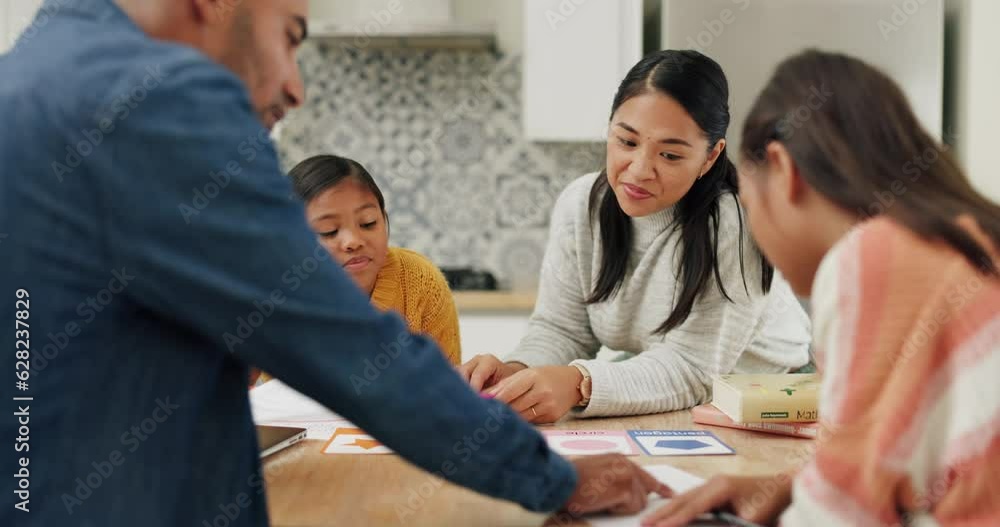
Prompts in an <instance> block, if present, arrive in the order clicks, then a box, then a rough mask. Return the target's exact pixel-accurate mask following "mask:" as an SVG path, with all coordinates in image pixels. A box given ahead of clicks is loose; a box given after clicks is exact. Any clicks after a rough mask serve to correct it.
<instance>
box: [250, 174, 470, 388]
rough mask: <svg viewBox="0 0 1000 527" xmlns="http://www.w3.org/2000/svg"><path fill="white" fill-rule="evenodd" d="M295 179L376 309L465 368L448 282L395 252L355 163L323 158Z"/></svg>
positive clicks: (311, 217)
mask: <svg viewBox="0 0 1000 527" xmlns="http://www.w3.org/2000/svg"><path fill="white" fill-rule="evenodd" d="M289 176H290V177H291V178H292V185H293V187H294V189H295V192H296V193H297V194H298V195H299V197H300V198H302V200H303V201H304V202H305V205H306V218H307V219H308V221H309V225H310V226H311V227H312V229H313V230H314V231H316V234H317V235H318V236H319V238H320V242H321V243H322V244H323V246H325V247H326V249H327V250H328V251H330V254H331V255H332V256H333V258H334V260H335V261H337V262H338V263H339V264H340V265H342V266H343V267H344V270H345V271H347V273H348V274H350V275H351V277H352V278H353V279H354V281H355V282H356V283H357V284H358V286H359V287H360V288H361V290H362V291H364V292H365V293H367V294H368V295H369V296H370V297H371V300H372V304H373V305H375V307H377V308H379V309H381V310H384V311H387V310H394V311H396V312H397V313H399V314H400V315H401V316H402V317H403V319H404V320H406V323H407V325H408V326H409V328H410V330H411V331H413V332H414V333H423V334H426V335H427V336H429V337H430V338H432V339H433V340H434V341H435V342H437V344H438V346H439V347H440V348H441V351H442V352H444V354H445V356H446V357H447V358H448V360H449V361H450V362H451V363H452V364H454V365H456V366H457V365H458V364H460V363H461V359H462V352H461V348H460V344H459V334H458V313H457V311H456V310H455V302H454V300H453V299H452V296H451V290H449V289H448V282H447V281H445V278H444V275H442V274H441V271H440V270H438V268H437V267H435V266H434V264H433V263H431V262H430V260H428V259H427V258H425V257H424V256H422V255H420V254H418V253H416V252H414V251H410V250H407V249H402V248H399V247H389V215H388V213H387V212H386V210H385V199H384V198H383V197H382V191H381V190H379V188H378V185H377V184H376V183H375V180H374V179H373V178H372V176H371V174H369V173H368V171H367V170H365V168H364V167H363V166H361V164H360V163H358V162H357V161H354V160H351V159H346V158H343V157H338V156H333V155H321V156H314V157H310V158H309V159H306V160H305V161H302V162H301V163H299V164H298V165H297V166H296V167H295V168H293V169H292V171H291V172H290V173H289ZM267 379H268V377H267V374H263V380H267ZM252 383H253V379H251V384H252Z"/></svg>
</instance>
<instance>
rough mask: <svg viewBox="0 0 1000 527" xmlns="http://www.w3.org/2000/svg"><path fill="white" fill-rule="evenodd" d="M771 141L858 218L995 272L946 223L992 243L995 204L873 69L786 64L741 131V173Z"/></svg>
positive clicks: (816, 56)
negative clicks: (887, 221) (961, 220)
mask: <svg viewBox="0 0 1000 527" xmlns="http://www.w3.org/2000/svg"><path fill="white" fill-rule="evenodd" d="M771 141H778V142H780V143H781V144H782V145H784V147H785V148H786V149H787V150H788V153H789V155H790V156H791V157H792V159H793V160H794V161H795V164H796V165H797V166H798V168H799V173H800V174H801V175H802V178H803V179H804V180H805V181H806V182H807V183H808V184H809V186H811V187H812V188H814V189H816V191H817V192H819V193H820V194H822V195H823V196H825V197H826V198H827V199H829V200H830V201H832V202H834V203H836V204H837V205H839V206H840V207H842V208H843V209H844V210H846V211H849V212H851V213H853V214H856V215H857V216H858V217H859V219H860V218H865V217H868V216H874V215H880V214H884V215H886V216H888V217H890V218H892V219H894V220H896V221H898V222H899V223H900V224H902V225H904V226H906V227H907V228H909V229H911V230H912V231H914V232H916V233H917V234H919V235H920V236H922V237H924V238H926V239H934V240H942V241H944V242H946V243H948V244H949V245H951V246H952V247H954V248H955V250H957V251H959V252H960V253H961V254H962V255H963V256H965V258H966V259H967V260H968V261H969V262H970V263H971V264H972V265H974V266H975V267H976V268H978V269H980V270H982V271H984V272H987V273H991V274H994V275H996V274H997V268H996V264H995V263H994V262H993V261H992V259H991V258H990V257H989V255H988V252H987V249H985V248H984V247H982V246H981V245H980V244H979V243H977V242H976V240H975V238H973V237H972V236H971V235H970V234H969V232H968V231H966V230H965V229H963V228H962V227H961V226H959V224H958V223H956V219H957V218H958V217H959V216H961V215H963V214H964V215H968V216H971V217H972V218H973V219H975V220H976V222H977V223H978V224H979V227H980V228H981V229H982V230H983V231H984V232H985V233H986V235H987V236H988V237H989V238H990V239H992V241H993V243H995V244H997V246H1000V206H998V205H996V204H995V203H992V202H990V201H989V200H988V199H986V198H985V197H983V196H982V195H981V194H979V193H977V192H976V191H975V190H974V189H973V187H972V185H971V184H970V183H969V181H968V180H967V179H966V177H965V175H964V174H963V173H962V170H961V168H959V166H958V163H957V162H956V161H955V159H954V158H953V157H952V155H951V153H950V152H949V151H948V148H947V147H945V146H943V145H941V144H940V143H939V142H938V141H936V140H934V139H933V138H932V137H931V136H930V135H929V134H928V133H927V132H926V131H925V130H924V128H923V127H922V126H921V124H920V122H919V121H918V120H917V117H916V116H915V115H914V113H913V110H912V109H911V108H910V105H909V103H908V102H907V100H906V97H905V96H904V95H903V92H902V90H900V88H899V86H898V85H897V84H896V83H895V82H893V80H892V79H890V78H889V77H888V76H887V75H885V74H884V73H882V72H881V71H879V70H878V69H876V68H874V67H872V66H870V65H868V64H866V63H864V62H862V61H860V60H858V59H855V58H852V57H849V56H847V55H843V54H839V53H827V52H821V51H817V50H808V51H805V52H803V53H801V54H799V55H795V56H793V57H790V58H788V59H786V60H785V61H784V62H782V63H781V64H780V65H779V66H778V69H777V70H776V71H775V73H774V75H773V76H772V77H771V79H770V80H769V81H768V83H767V85H766V86H765V87H764V90H763V91H762V92H761V94H760V95H759V96H758V98H757V100H756V102H755V103H754V105H753V107H752V109H751V111H750V114H749V116H748V117H747V120H746V123H745V124H744V127H743V145H742V154H743V158H744V160H745V161H746V163H747V166H748V170H747V172H748V173H749V172H751V171H753V172H756V170H754V169H755V168H756V166H757V164H761V163H763V162H764V160H765V159H766V157H765V155H764V152H766V147H767V145H768V143H770V142H771Z"/></svg>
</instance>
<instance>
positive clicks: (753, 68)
mask: <svg viewBox="0 0 1000 527" xmlns="http://www.w3.org/2000/svg"><path fill="white" fill-rule="evenodd" d="M232 1H235V0H232ZM60 3H61V2H60V0H55V1H52V2H50V5H52V6H58V5H60ZM41 4H42V1H41V0H0V52H2V51H7V50H10V49H12V48H14V46H15V45H16V42H17V39H18V38H23V37H30V35H31V34H32V32H33V31H37V29H38V28H40V27H42V26H44V24H45V23H46V21H47V18H46V17H45V15H44V13H43V14H41V16H39V17H38V18H34V17H35V13H36V11H37V10H38V8H39V6H40V5H41ZM55 8H57V7H55ZM310 12H311V14H310V18H311V20H310V35H311V36H310V39H309V41H308V43H307V44H306V45H305V46H304V48H303V49H302V51H301V53H300V64H301V68H302V73H303V77H304V80H305V83H306V90H307V103H306V105H305V107H304V108H303V109H301V110H298V111H295V112H292V113H291V114H290V115H289V117H288V118H287V119H286V121H285V122H284V124H283V125H282V126H281V127H280V129H279V131H278V132H276V141H277V146H278V149H279V152H280V154H281V156H282V161H283V164H284V166H285V168H286V169H288V168H291V167H292V166H294V164H296V163H297V162H299V161H301V160H302V159H304V158H306V157H308V156H311V155H314V154H320V153H335V154H338V155H342V156H347V157H351V158H354V159H356V160H358V161H359V162H361V163H362V164H363V165H365V166H366V167H367V168H368V169H369V171H370V172H371V173H372V174H373V176H374V177H375V178H376V179H377V181H378V183H379V185H380V186H381V188H382V190H383V192H384V193H385V195H386V199H387V209H388V212H389V215H390V219H391V224H392V239H391V243H392V244H394V245H399V246H403V247H409V248H412V249H414V250H417V251H419V252H422V253H424V254H426V255H427V256H428V257H430V258H431V259H432V260H433V261H434V262H435V263H437V264H438V265H439V266H441V267H444V268H447V269H448V270H449V278H450V279H451V280H452V283H453V285H454V286H455V288H456V289H492V288H494V287H496V288H499V289H500V290H501V291H500V292H496V293H480V292H475V291H470V292H459V293H457V299H458V304H459V309H460V313H461V316H462V331H463V347H464V348H465V349H466V350H470V349H474V350H475V351H474V353H480V352H504V351H507V350H509V349H511V348H513V346H514V344H516V342H517V339H518V338H519V337H520V335H521V334H522V328H523V325H524V323H526V320H527V316H528V315H529V314H530V310H531V307H532V306H533V303H534V289H535V287H536V286H537V281H538V270H539V267H540V265H541V259H542V255H543V252H544V247H545V241H546V238H547V224H548V215H549V212H550V211H551V208H552V205H553V203H554V201H555V199H556V198H557V197H558V195H559V192H560V191H561V189H562V188H563V187H564V186H565V185H566V184H567V183H568V182H570V181H572V180H573V179H575V178H577V177H579V176H580V175H583V174H585V173H588V172H593V171H598V170H600V169H601V168H602V167H603V164H604V140H605V139H604V138H605V133H606V125H607V121H608V118H609V111H610V106H611V99H612V96H613V94H614V91H615V88H616V87H617V85H618V83H619V82H620V80H621V78H622V77H623V76H624V74H625V72H626V71H627V70H628V69H629V68H630V67H631V66H632V65H633V64H634V63H635V62H637V61H638V60H639V58H640V57H641V56H642V55H643V54H644V53H646V52H649V51H652V50H655V49H663V48H676V49H697V50H699V51H701V52H703V53H705V54H706V55H708V56H710V57H712V58H714V59H715V60H716V61H718V62H719V63H720V64H721V65H722V67H723V69H724V70H725V72H726V74H727V76H728V78H729V83H730V90H731V101H730V105H731V113H732V123H731V125H730V136H729V141H730V144H731V145H732V146H734V147H738V143H739V130H740V128H741V126H742V121H743V118H744V116H745V115H746V113H747V110H748V108H749V106H750V105H751V104H752V102H753V98H754V97H755V95H756V93H757V92H758V90H759V89H760V88H761V87H762V85H763V84H764V82H765V81H766V79H767V78H768V76H769V75H770V74H771V72H772V70H773V68H774V67H775V65H776V64H777V63H778V62H779V61H781V60H782V59H783V58H785V57H787V56H788V55H790V54H793V53H795V52H797V51H800V50H802V49H804V48H807V47H819V48H822V49H827V50H838V51H843V52H847V53H851V54H854V55H856V56H859V57H861V58H864V59H866V60H868V61H869V62H872V63H874V64H875V65H877V66H879V67H881V68H883V69H884V70H885V71H886V72H888V73H889V74H890V75H891V76H893V77H894V78H895V79H896V80H897V81H898V82H899V83H900V84H901V85H902V86H903V88H904V90H905V92H906V93H907V95H908V97H909V98H910V101H911V103H912V104H913V105H914V107H915V109H916V111H917V114H918V115H919V116H920V118H921V120H922V122H923V124H924V126H925V127H927V128H928V129H929V130H930V131H931V132H932V133H933V134H935V135H936V136H937V137H939V138H941V139H942V140H943V141H944V143H945V144H946V148H949V149H954V151H955V153H956V154H957V156H958V158H959V159H960V161H961V162H962V163H963V165H964V166H965V167H966V169H967V171H968V174H969V175H970V177H971V178H972V180H973V182H974V184H975V185H976V186H977V187H979V188H980V189H981V190H982V191H984V192H985V193H986V194H987V195H988V196H990V197H992V198H993V199H994V200H1000V176H998V175H997V174H996V173H995V170H994V169H993V166H992V164H988V162H987V155H989V154H988V152H989V151H990V147H989V146H988V145H987V144H986V142H987V141H988V140H989V139H990V137H991V134H992V132H993V130H992V126H993V124H994V123H996V122H997V121H998V120H1000V99H998V97H997V95H996V94H997V93H1000V59H998V57H997V54H998V53H1000V32H998V31H997V30H996V29H995V28H994V27H993V26H994V25H995V24H996V23H997V21H1000V2H996V1H995V0H658V1H653V0H645V1H643V0H312V1H311V2H310ZM730 151H731V152H732V151H735V148H732V149H731V150H730ZM900 168H901V170H902V167H900ZM486 273H488V275H487V274H486Z"/></svg>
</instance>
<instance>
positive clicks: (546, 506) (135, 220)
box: [91, 55, 576, 510]
mask: <svg viewBox="0 0 1000 527" xmlns="http://www.w3.org/2000/svg"><path fill="white" fill-rule="evenodd" d="M192 57H193V55H192ZM164 69H169V75H168V76H167V80H166V81H165V82H164V83H163V85H161V86H160V87H159V88H158V89H157V90H155V91H153V92H151V93H150V96H149V98H148V99H147V100H146V101H145V102H144V103H143V105H142V107H141V108H138V109H136V111H135V112H133V115H132V116H131V117H130V119H128V120H127V121H126V122H125V123H123V125H122V127H121V128H120V129H119V130H118V131H117V132H116V133H115V134H114V135H113V136H112V137H109V138H108V140H107V141H108V144H107V145H105V146H106V148H103V149H101V151H100V153H99V154H95V155H103V156H105V159H95V160H94V163H92V165H91V166H94V167H98V168H99V169H101V170H102V177H103V176H104V174H103V172H104V171H106V172H107V173H108V174H110V176H109V177H110V178H111V179H110V180H103V181H109V185H108V189H107V192H108V194H107V196H106V198H107V200H108V205H107V210H108V218H107V225H108V228H109V229H110V232H111V233H112V235H111V239H112V240H113V242H112V243H110V244H109V246H110V250H111V251H114V252H116V253H117V254H115V257H116V259H119V260H121V261H125V262H128V265H129V266H130V268H134V269H135V271H134V274H135V276H136V279H135V281H134V285H130V287H129V290H128V293H127V294H129V295H130V296H131V298H132V300H133V301H134V302H136V303H137V304H138V305H139V306H140V307H141V308H142V309H148V310H150V311H152V312H155V313H157V314H159V316H162V317H165V318H170V319H174V320H175V321H177V322H178V323H179V324H180V325H182V326H184V327H186V328H189V330H190V331H191V332H193V333H195V334H196V335H198V336H199V337H200V338H201V339H202V340H204V341H205V343H206V347H210V348H212V349H214V350H216V351H213V352H217V353H234V354H235V355H236V356H238V357H239V358H241V359H243V360H245V361H246V362H248V363H251V364H254V365H256V366H258V367H260V368H261V369H263V370H264V371H267V372H269V373H271V374H273V375H274V376H276V377H278V378H281V379H282V380H284V381H285V382H287V383H288V384H289V385H291V386H292V387H294V388H296V389H297V390H299V391H301V392H302V393H304V394H307V395H309V396H311V397H313V398H315V399H316V400H317V401H319V402H321V403H323V404H325V405H327V406H329V407H330V408H331V409H333V410H334V411H336V412H337V413H339V414H341V415H343V416H345V417H347V418H348V419H350V420H351V421H353V422H354V423H356V424H358V425H359V426H360V427H362V428H364V429H365V430H366V431H367V432H369V433H370V434H372V435H373V436H374V437H376V438H378V439H379V440H380V441H382V442H383V443H384V444H385V445H386V446H388V447H390V448H392V449H393V450H394V451H396V452H398V453H399V454H400V455H401V456H402V457H403V458H405V459H407V460H409V461H411V462H413V463H414V464H416V465H418V466H420V467H421V468H423V469H425V470H428V471H431V472H436V473H439V474H440V475H441V476H443V477H445V478H447V479H450V480H452V481H454V482H456V483H458V484H460V485H464V486H467V487H470V488H472V489H474V490H477V491H479V492H482V493H485V494H488V495H491V496H495V497H499V498H503V499H508V500H512V501H515V502H518V503H520V504H521V505H523V506H524V507H526V508H528V509H532V510H554V509H556V508H558V507H559V506H561V505H562V504H563V503H565V502H566V500H567V499H568V498H569V496H570V494H571V493H572V492H573V489H574V486H575V482H576V474H575V471H574V470H573V468H572V467H571V466H570V464H569V463H567V462H566V461H565V460H563V459H562V458H560V457H559V456H557V455H556V454H554V453H553V452H551V451H550V450H549V449H548V448H547V446H546V444H545V441H544V440H543V439H542V437H541V436H540V435H539V434H538V433H537V432H535V431H534V430H533V429H532V428H531V427H530V426H529V425H528V424H527V423H525V422H523V421H522V420H520V418H518V417H517V416H516V414H514V413H513V412H512V411H511V410H510V409H508V408H507V407H506V406H504V405H502V404H498V403H495V402H492V401H485V400H483V399H481V398H479V397H478V396H477V395H476V394H475V393H473V392H472V390H470V389H469V387H468V386H467V385H466V384H465V382H463V380H462V379H461V378H460V377H459V376H458V375H457V374H456V373H455V372H454V371H453V369H452V368H451V367H450V366H449V365H448V363H447V362H446V361H445V359H444V358H443V356H442V354H441V352H440V351H439V350H438V349H437V348H436V346H435V345H434V344H433V343H432V342H431V341H430V340H428V339H426V338H424V337H419V336H414V335H411V334H410V332H409V331H408V330H407V328H406V326H405V324H404V323H403V322H402V321H401V320H400V319H399V318H398V317H397V316H395V315H391V314H380V313H377V312H376V311H375V309H373V308H372V307H371V306H370V304H369V301H368V299H367V298H365V297H364V295H363V294H362V293H361V292H360V291H359V290H358V288H357V287H356V286H355V285H354V284H353V282H351V281H350V278H349V277H348V276H347V275H346V274H345V273H344V272H343V270H342V269H340V268H339V266H337V265H336V264H335V263H334V262H332V261H331V259H330V256H329V254H328V253H327V252H326V250H325V249H323V248H322V247H321V246H320V245H319V244H318V243H317V241H316V239H315V236H314V235H313V234H312V232H311V231H310V230H309V228H308V226H307V224H306V221H305V217H304V213H303V208H302V206H301V204H299V203H298V202H296V201H294V200H292V199H291V198H290V196H291V187H290V184H289V183H288V181H287V180H286V178H285V177H284V176H283V175H282V173H281V171H280V168H279V166H278V162H277V159H276V154H275V152H274V149H273V148H272V147H271V145H269V144H267V143H266V142H264V141H262V139H263V138H266V135H264V134H261V128H260V126H259V124H258V123H257V122H256V120H255V118H254V117H253V116H252V112H251V109H250V106H249V102H248V101H247V99H246V97H245V95H244V94H243V91H242V86H241V84H240V83H239V81H238V80H237V79H236V78H235V77H233V76H231V75H229V74H227V73H225V72H224V71H222V70H221V69H219V68H217V67H215V66H213V65H211V64H209V63H207V62H204V61H201V60H199V59H197V58H192V59H191V60H190V61H189V62H188V63H186V64H180V65H174V66H172V67H171V68H166V67H165V68H164Z"/></svg>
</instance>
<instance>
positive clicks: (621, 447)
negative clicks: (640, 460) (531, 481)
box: [542, 430, 639, 456]
mask: <svg viewBox="0 0 1000 527" xmlns="http://www.w3.org/2000/svg"><path fill="white" fill-rule="evenodd" d="M542 435H544V436H545V439H546V441H548V443H549V447H550V448H552V450H555V451H556V452H557V453H558V454H560V455H563V456H594V455H597V454H611V453H614V454H624V455H626V456H638V455H639V449H637V448H636V447H635V443H633V442H632V440H631V439H629V437H628V434H627V433H626V432H625V431H624V430H543V431H542Z"/></svg>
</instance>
